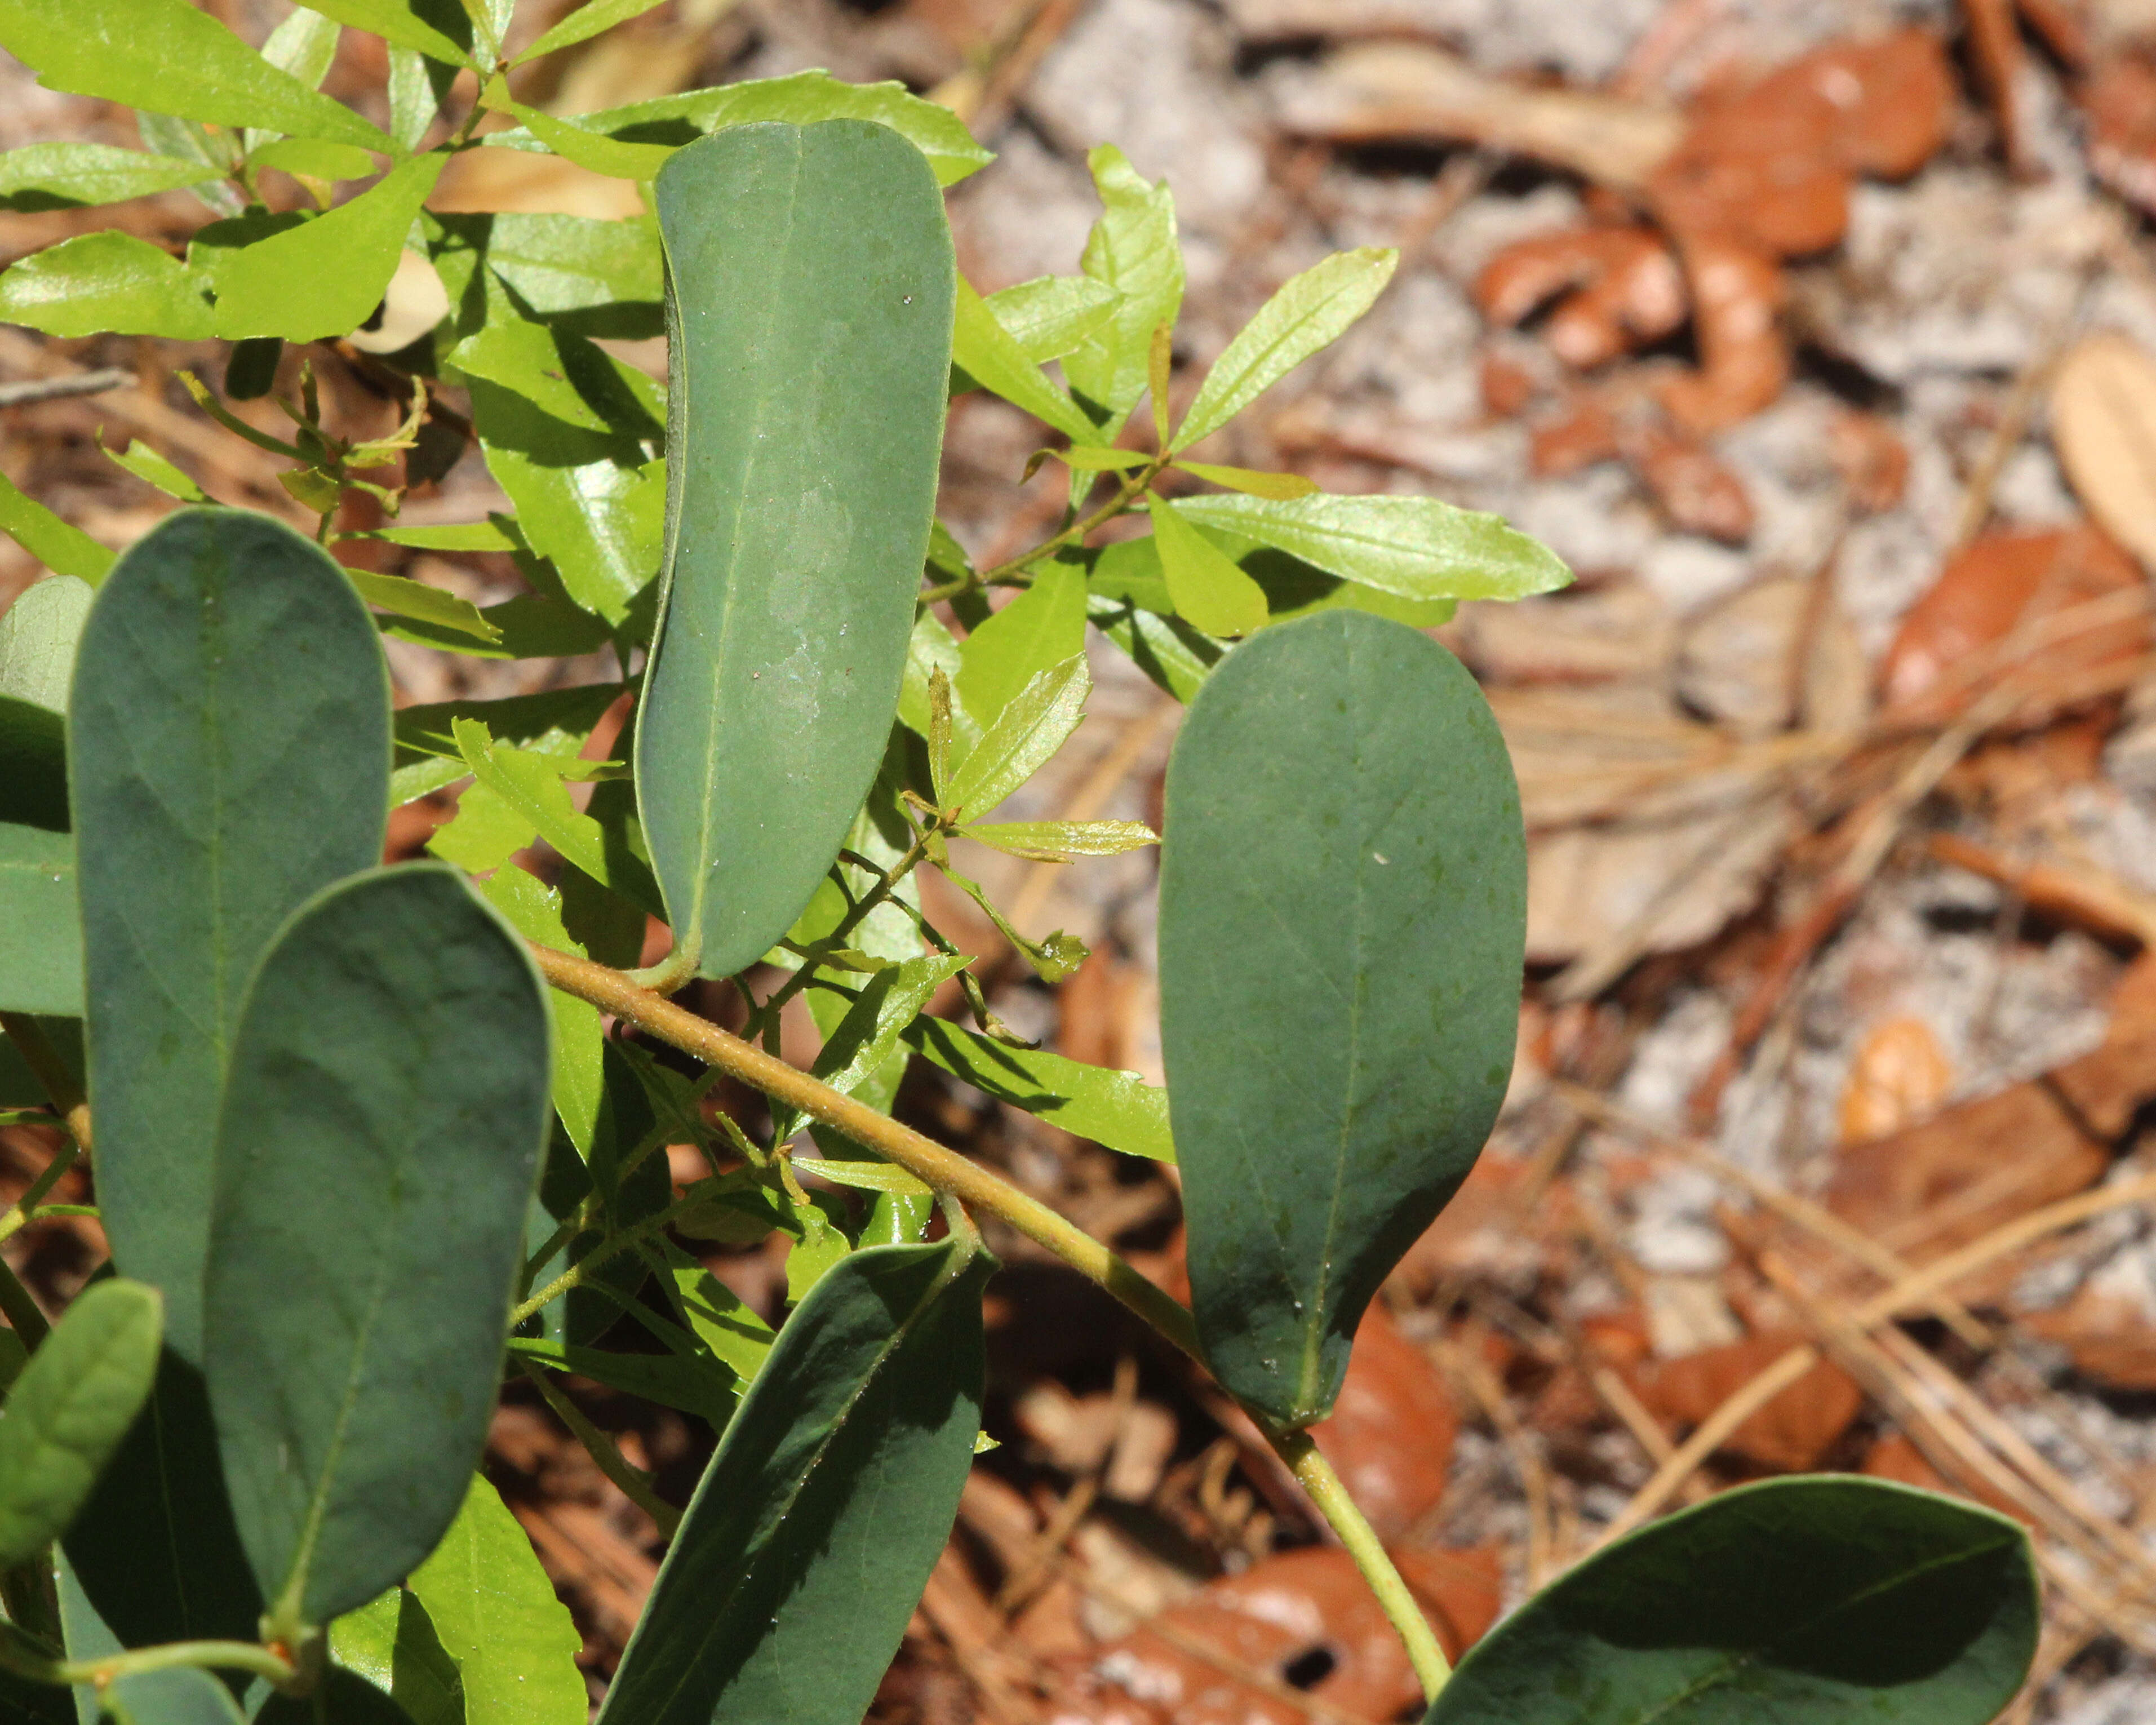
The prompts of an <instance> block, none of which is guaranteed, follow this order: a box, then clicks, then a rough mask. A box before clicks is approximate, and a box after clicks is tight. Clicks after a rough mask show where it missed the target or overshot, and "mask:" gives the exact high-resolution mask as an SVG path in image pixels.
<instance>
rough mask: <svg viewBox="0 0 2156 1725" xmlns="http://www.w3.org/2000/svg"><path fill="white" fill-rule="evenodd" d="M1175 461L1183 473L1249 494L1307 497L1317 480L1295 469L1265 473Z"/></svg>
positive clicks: (1208, 462)
mask: <svg viewBox="0 0 2156 1725" xmlns="http://www.w3.org/2000/svg"><path fill="white" fill-rule="evenodd" d="M1175 465H1177V466H1178V467H1179V468H1181V469H1182V470H1183V472H1185V473H1190V474H1195V475H1197V476H1198V477H1199V479H1202V480H1210V481H1212V483H1213V484H1214V485H1225V486H1226V487H1227V488H1228V489H1229V490H1231V491H1244V492H1247V493H1248V494H1249V495H1251V496H1253V497H1271V498H1275V499H1277V500H1281V501H1285V500H1286V499H1287V498H1290V497H1307V496H1309V495H1311V493H1312V492H1313V491H1315V490H1317V480H1307V479H1305V478H1304V477H1303V476H1302V475H1301V474H1299V473H1267V472H1264V471H1262V470H1259V469H1256V468H1250V467H1223V466H1221V465H1219V463H1218V462H1214V461H1178V462H1177V463H1176V464H1175Z"/></svg>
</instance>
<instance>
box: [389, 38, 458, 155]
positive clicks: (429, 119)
mask: <svg viewBox="0 0 2156 1725" xmlns="http://www.w3.org/2000/svg"><path fill="white" fill-rule="evenodd" d="M454 73H455V68H454V67H452V66H447V65H444V64H442V63H441V62H440V61H439V60H432V61H430V60H429V59H427V58H426V57H425V56H423V54H419V53H418V51H416V50H415V49H409V48H392V49H390V50H389V136H390V137H391V139H392V140H393V141H394V142H395V144H396V146H397V147H398V149H400V150H416V149H418V147H419V146H420V145H421V144H422V143H423V142H424V141H426V136H427V132H428V131H429V128H430V127H431V126H433V125H434V117H435V116H436V115H438V114H439V113H440V112H441V109H442V92H443V90H445V89H447V88H448V85H449V79H450V77H452V76H454ZM438 79H439V87H438V83H437V80H438Z"/></svg>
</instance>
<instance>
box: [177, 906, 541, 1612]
mask: <svg viewBox="0 0 2156 1725" xmlns="http://www.w3.org/2000/svg"><path fill="white" fill-rule="evenodd" d="M548 1065H549V1060H548V1053H547V1003H546V999H545V995H544V990H543V988H542V984H541V983H540V980H539V976H538V973H537V971H536V968H534V967H533V965H532V963H531V956H530V954H529V952H527V951H526V948H525V946H524V943H523V942H522V941H521V940H520V939H519V938H518V937H516V933H515V932H514V931H513V930H511V928H510V927H508V925H507V924H506V923H505V922H503V921H502V920H501V918H500V916H498V915H497V914H496V913H495V911H492V910H490V909H489V908H488V907H487V906H485V905H484V904H482V903H481V902H480V900H479V899H478V898H477V897H475V896H474V895H473V893H472V892H471V891H470V888H469V887H467V886H466V885H465V882H464V880H463V879H462V877H461V876H459V875H457V874H455V873H454V871H453V870H449V869H446V868H443V867H441V866H439V865H433V864H418V865H408V866H405V867H401V868H394V869H375V870H367V871H364V872H362V873H360V874H357V875H352V877H350V878H349V879H346V880H341V881H340V882H339V883H338V884H337V885H336V886H332V887H331V888H330V889H329V890H328V891H326V892H323V893H321V894H319V895H317V896H316V897H315V898H314V899H313V900H311V901H310V902H309V903H308V904H307V905H305V906H303V907H302V908H301V909H300V911H299V912H298V913H297V914H296V915H295V916H293V918H292V919H291V920H290V922H287V923H286V924H285V927H284V929H283V931H282V932H280V934H279V936H278V937H277V940H276V942H275V945H273V946H272V947H270V948H269V952H267V953H266V954H265V955H264V957H263V960H262V963H261V966H260V968H259V970H258V971H257V972H256V973H255V976H254V982H253V984H252V986H251V987H250V988H249V990H248V993H247V1000H246V1005H245V1009H244V1013H243V1014H242V1015H241V1019H240V1022H239V1030H238V1034H237V1035H236V1036H235V1037H234V1040H233V1045H232V1055H231V1060H230V1075H231V1076H230V1081H229V1086H228V1094H227V1099H226V1104H225V1106H224V1107H223V1109H222V1111H220V1113H219V1116H218V1133H217V1203H216V1211H215V1216H214V1219H213V1224H212V1226H211V1230H210V1245H209V1255H208V1265H207V1267H206V1270H205V1272H204V1275H203V1335H204V1350H203V1351H204V1354H205V1357H206V1358H207V1361H208V1382H209V1395H210V1405H211V1407H212V1408H213V1409H214V1410H215V1413H216V1415H217V1430H218V1440H219V1443H220V1445H221V1446H222V1448H223V1455H224V1474H225V1479H226V1482H227V1484H228V1486H229V1487H230V1489H231V1493H232V1506H233V1513H234V1519H235V1520H236V1522H238V1524H239V1534H240V1539H241V1542H242V1543H243V1544H244V1546H245V1548H246V1550H247V1555H248V1559H249V1563H250V1565H251V1566H252V1568H253V1569H254V1577H255V1579H256V1581H257V1582H258V1583H259V1584H260V1586H261V1588H262V1591H263V1594H264V1597H265V1598H266V1599H268V1600H269V1621H270V1623H271V1624H272V1625H275V1626H277V1628H278V1630H279V1632H280V1633H287V1634H290V1633H292V1632H294V1631H295V1630H297V1629H298V1628H299V1626H300V1625H307V1624H321V1623H326V1622H327V1621H328V1620H330V1619H331V1618H332V1617H335V1616H336V1615H338V1614H340V1613H341V1612H344V1611H349V1610H351V1609H353V1608H354V1607H356V1606H358V1605H362V1604H365V1603H366V1602H367V1600H369V1599H372V1598H373V1597H374V1596H375V1595H376V1594H378V1593H380V1592H381V1591H382V1589H383V1588H385V1587H387V1586H388V1585H389V1584H391V1583H393V1582H394V1581H396V1580H397V1579H398V1578H399V1577H401V1576H403V1575H406V1574H409V1573H410V1571H411V1569H412V1568H413V1566H414V1565H415V1564H417V1563H419V1562H420V1560H421V1559H422V1558H424V1557H425V1556H426V1554H427V1553H429V1552H430V1551H431V1550H433V1549H434V1546H435V1545H436V1544H437V1543H439V1541H440V1539H441V1537H442V1535H443V1533H444V1532H445V1531H446V1530H447V1528H448V1527H449V1523H450V1522H451V1521H452V1520H453V1519H454V1517H455V1515H456V1512H457V1509H458V1507H459V1504H460V1503H461V1502H463V1501H464V1497H465V1492H466V1491H467V1489H468V1487H469V1486H470V1479H471V1473H472V1469H473V1467H474V1466H475V1464H476V1462H477V1461H478V1460H479V1455H480V1449H481V1447H482V1446H483V1445H484V1444H485V1440H486V1429H487V1422H488V1420H490V1417H491V1416H492V1414H493V1411H494V1401H495V1384H496V1383H497V1381H498V1378H499V1373H500V1362H501V1341H502V1333H503V1330H504V1327H505V1325H506V1318H507V1314H508V1311H509V1302H510V1291H511V1285H512V1282H513V1281H514V1278H515V1277H516V1273H517V1271H519V1270H520V1269H521V1267H522V1262H523V1247H524V1240H523V1226H524V1213H525V1207H526V1204H527V1203H528V1202H529V1200H530V1199H531V1194H532V1191H533V1189H534V1188H535V1187H536V1183H537V1178H538V1170H539V1157H540V1153H541V1150H542V1147H543V1145H544V1144H545V1142H546V1137H547V1111H548V1104H547V1086H548Z"/></svg>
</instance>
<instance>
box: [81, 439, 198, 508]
mask: <svg viewBox="0 0 2156 1725" xmlns="http://www.w3.org/2000/svg"><path fill="white" fill-rule="evenodd" d="M100 447H102V445H100ZM105 458H106V459H108V460H110V462H111V463H112V465H114V466H115V467H118V468H121V469H124V470H126V471H127V472H129V473H131V474H133V475H135V477H136V478H137V479H138V480H141V481H142V483H143V484H144V485H148V486H150V487H151V489H152V490H159V491H162V492H163V493H164V494H165V495H167V497H171V498H174V499H176V500H177V501H179V502H182V503H214V502H215V501H217V500H216V499H215V498H214V497H212V496H211V495H209V494H208V492H207V491H205V490H203V488H202V487H201V486H200V485H197V484H196V483H195V482H194V480H193V479H191V478H189V477H188V476H187V474H186V473H185V472H184V471H183V470H181V469H180V468H178V467H177V466H175V465H173V464H172V462H170V461H168V460H167V459H165V458H164V457H163V456H162V455H161V454H158V453H157V451H156V450H155V449H151V447H150V446H149V444H146V443H142V442H141V441H139V440H136V441H131V442H130V443H129V444H128V445H127V447H126V449H106V450H105Z"/></svg>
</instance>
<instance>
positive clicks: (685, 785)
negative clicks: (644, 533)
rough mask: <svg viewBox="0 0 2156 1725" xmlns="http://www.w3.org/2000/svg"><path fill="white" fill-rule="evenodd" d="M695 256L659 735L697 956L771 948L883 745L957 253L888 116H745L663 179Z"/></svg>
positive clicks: (677, 334)
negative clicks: (879, 119)
mask: <svg viewBox="0 0 2156 1725" xmlns="http://www.w3.org/2000/svg"><path fill="white" fill-rule="evenodd" d="M657 191H658V203H659V218H660V228H661V230H662V231H663V233H664V234H665V237H666V245H667V254H668V258H669V260H670V264H671V266H672V271H673V275H672V282H671V292H672V295H673V299H672V300H671V305H672V307H673V313H672V318H671V321H672V324H673V328H674V336H673V341H672V352H671V355H670V372H671V381H670V386H669V390H668V408H669V413H670V419H669V424H668V430H667V448H668V449H669V451H670V458H669V471H668V483H669V498H668V501H669V508H668V526H669V532H668V541H669V553H668V569H667V575H666V583H667V586H666V593H665V598H664V600H663V601H662V604H663V612H662V616H663V621H662V623H661V625H660V635H659V639H658V642H657V644H656V646H655V648H654V655H653V663H652V667H651V670H649V673H647V676H646V681H645V685H644V703H643V706H642V709H641V711H639V714H638V719H637V732H636V760H637V793H638V797H639V808H640V810H641V813H642V815H643V820H644V835H645V838H646V839H647V841H648V842H649V845H650V847H651V855H652V860H653V864H654V868H655V870H656V871H657V873H658V875H659V879H660V885H661V886H662V887H663V889H664V891H665V896H666V903H667V907H668V910H669V911H670V917H671V920H672V922H673V924H674V929H675V938H676V940H677V941H678V942H680V943H681V947H682V949H683V950H684V951H685V952H690V953H698V954H701V959H700V963H701V969H702V970H703V972H704V973H705V974H706V975H711V976H725V975H730V974H731V973H733V972H735V971H737V970H739V969H741V968H742V967H743V966H744V965H747V964H750V963H753V962H754V961H755V960H757V958H759V957H762V955H763V954H764V952H767V951H768V950H769V948H770V947H771V944H772V942H774V941H775V940H777V939H778V937H779V936H780V935H782V934H783V933H784V932H786V930H787V929H788V927H790V926H791V925H792V923H793V919H794V917H795V916H796V915H797V914H798V912H799V911H800V909H801V906H803V904H805V903H806V902H807V901H808V896H809V895H810V894H811V893H812V892H814V891H815V889H816V883H817V882H818V880H820V879H821V878H822V876H823V874H824V870H826V869H828V868H829V866H830V864H831V860H832V859H833V857H834V856H835V855H837V852H838V849H839V843H840V841H841V840H842V839H844V836H845V833H846V829H847V828H848V827H849V826H850V824H851V823H852V821H853V818H854V814H855V810H856V809H859V808H860V804H861V798H862V797H863V795H864V794H865V793H866V792H867V790H868V788H869V784H870V781H871V780H873V779H874V778H875V773H876V768H877V765H878V763H879V762H880V761H881V759H882V757H883V749H884V742H885V735H886V733H887V732H888V731H889V729H890V726H891V711H892V708H893V706H895V705H896V701H897V698H898V690H899V682H900V679H901V675H902V674H903V672H904V670H905V666H906V640H907V636H908V634H909V632H910V631H911V627H912V624H913V594H914V592H915V590H916V588H918V586H919V584H920V579H921V565H922V562H923V559H924V558H925V557H926V556H927V548H928V531H929V524H930V521H931V519H932V514H933V510H934V504H935V495H936V475H937V459H938V456H939V453H940V450H941V448H942V432H943V416H944V393H943V390H944V380H945V377H946V375H947V372H948V370H949V367H950V357H951V355H950V336H951V305H952V281H953V276H954V266H953V264H952V253H951V235H950V230H949V228H948V227H947V224H946V223H945V221H944V218H943V204H942V196H941V194H940V193H938V191H937V186H936V181H935V177H934V176H933V175H932V174H931V173H930V172H928V169H927V163H926V162H924V161H923V160H922V158H921V153H920V151H917V150H916V149H915V148H914V147H913V146H911V145H910V144H908V143H907V142H906V141H905V140H904V139H903V138H901V137H900V136H898V135H897V134H896V132H893V131H891V130H889V129H888V128H887V127H885V126H876V125H872V124H870V123H869V122H867V121H854V120H838V121H826V122H824V123H822V124H819V125H816V126H739V127H736V128H733V129H731V130H729V131H722V132H721V133H719V134H717V135H716V136H713V137H711V138H710V139H708V140H706V141H702V142H700V143H696V144H693V145H690V146H689V147H687V148H686V149H685V150H683V151H680V153H679V154H678V155H676V156H675V157H674V158H673V159H672V160H671V161H670V162H668V164H667V166H666V170H665V172H664V173H663V174H661V175H660V179H659V182H658V187H657Z"/></svg>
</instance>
